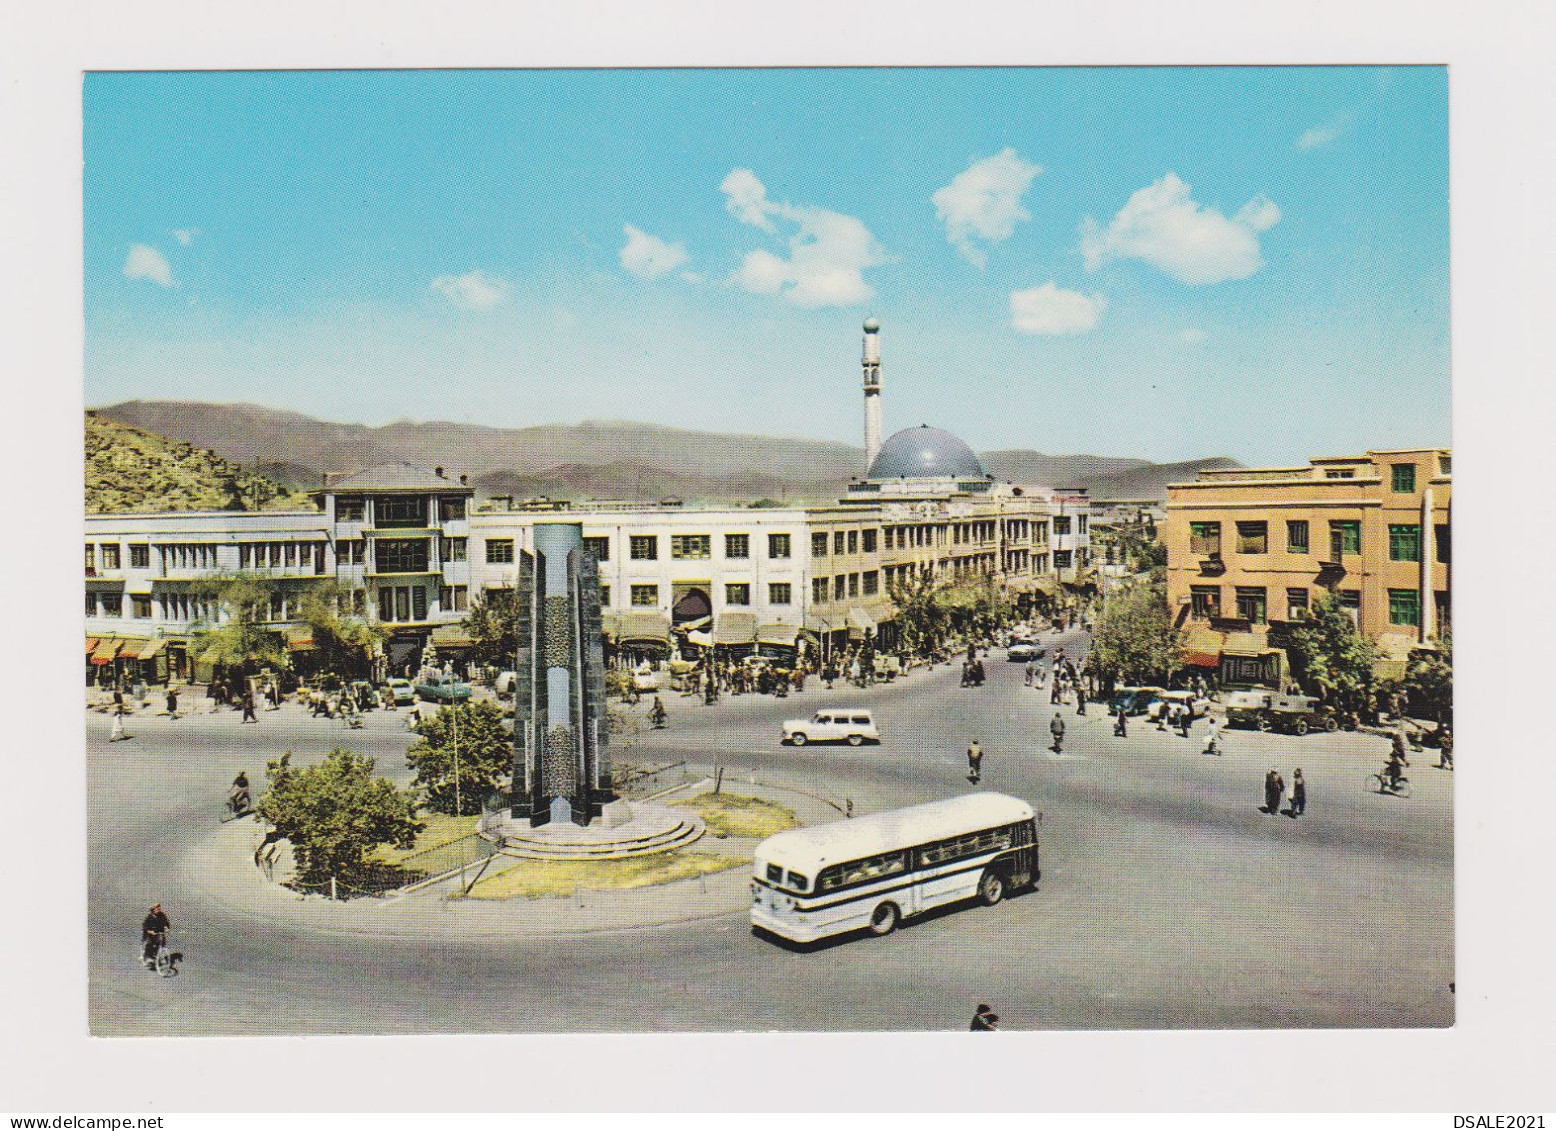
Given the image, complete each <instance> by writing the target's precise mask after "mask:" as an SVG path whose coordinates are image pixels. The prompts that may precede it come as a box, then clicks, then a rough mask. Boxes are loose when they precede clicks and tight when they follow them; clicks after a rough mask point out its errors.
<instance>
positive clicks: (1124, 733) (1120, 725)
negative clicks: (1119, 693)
mask: <svg viewBox="0 0 1556 1131" xmlns="http://www.w3.org/2000/svg"><path fill="white" fill-rule="evenodd" d="M1113 733H1114V735H1116V736H1117V737H1119V738H1128V737H1129V715H1128V714H1127V713H1125V711H1124V708H1123V706H1122V705H1120V706H1119V708H1118V721H1117V722H1116V723H1114V724H1113Z"/></svg>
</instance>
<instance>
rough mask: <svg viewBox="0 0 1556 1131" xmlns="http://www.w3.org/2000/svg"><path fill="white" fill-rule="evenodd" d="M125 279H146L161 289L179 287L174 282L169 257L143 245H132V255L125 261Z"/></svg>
mask: <svg viewBox="0 0 1556 1131" xmlns="http://www.w3.org/2000/svg"><path fill="white" fill-rule="evenodd" d="M124 277H125V278H126V279H146V280H148V281H149V282H153V283H156V284H157V286H159V287H172V286H176V285H177V284H175V283H174V282H173V269H172V268H171V267H169V266H168V262H167V257H166V256H164V255H163V254H162V253H161V252H160V251H158V250H157V249H156V248H154V247H147V246H146V245H145V244H143V243H136V244H131V245H130V254H129V256H128V257H127V258H126V259H125V261H124Z"/></svg>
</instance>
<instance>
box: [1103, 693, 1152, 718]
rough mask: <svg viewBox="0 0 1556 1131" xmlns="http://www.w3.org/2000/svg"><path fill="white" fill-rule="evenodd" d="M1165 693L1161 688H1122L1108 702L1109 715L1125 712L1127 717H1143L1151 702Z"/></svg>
mask: <svg viewBox="0 0 1556 1131" xmlns="http://www.w3.org/2000/svg"><path fill="white" fill-rule="evenodd" d="M1163 693H1164V689H1163V688H1160V687H1120V688H1119V689H1118V690H1117V691H1115V692H1114V693H1113V698H1112V699H1109V700H1108V714H1110V715H1116V714H1118V713H1119V711H1123V712H1124V714H1126V715H1143V714H1145V712H1146V709H1147V708H1148V707H1150V705H1151V700H1152V699H1154V698H1155V697H1156V696H1158V695H1161V694H1163Z"/></svg>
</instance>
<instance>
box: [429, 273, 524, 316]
mask: <svg viewBox="0 0 1556 1131" xmlns="http://www.w3.org/2000/svg"><path fill="white" fill-rule="evenodd" d="M432 289H433V290H435V291H437V292H438V293H439V294H440V295H442V296H443V297H444V298H446V299H448V301H449V302H451V303H453V304H454V305H455V306H457V307H459V308H461V309H462V310H490V309H492V307H494V306H499V305H501V304H502V303H504V302H507V301H508V293H509V290H510V288H509V286H508V281H507V280H506V279H499V278H496V277H494V276H492V275H488V274H486V273H485V272H484V271H471V272H470V273H469V274H467V275H439V276H438V277H437V278H436V279H434V280H432Z"/></svg>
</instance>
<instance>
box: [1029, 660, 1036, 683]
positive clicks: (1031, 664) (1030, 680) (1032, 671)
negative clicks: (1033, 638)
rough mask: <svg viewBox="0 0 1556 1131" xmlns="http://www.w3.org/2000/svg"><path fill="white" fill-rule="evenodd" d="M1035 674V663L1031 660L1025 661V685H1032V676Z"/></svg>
mask: <svg viewBox="0 0 1556 1131" xmlns="http://www.w3.org/2000/svg"><path fill="white" fill-rule="evenodd" d="M1035 675H1037V665H1036V664H1035V663H1033V662H1032V661H1031V660H1028V661H1027V686H1028V687H1031V686H1032V678H1033V677H1034V676H1035Z"/></svg>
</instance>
